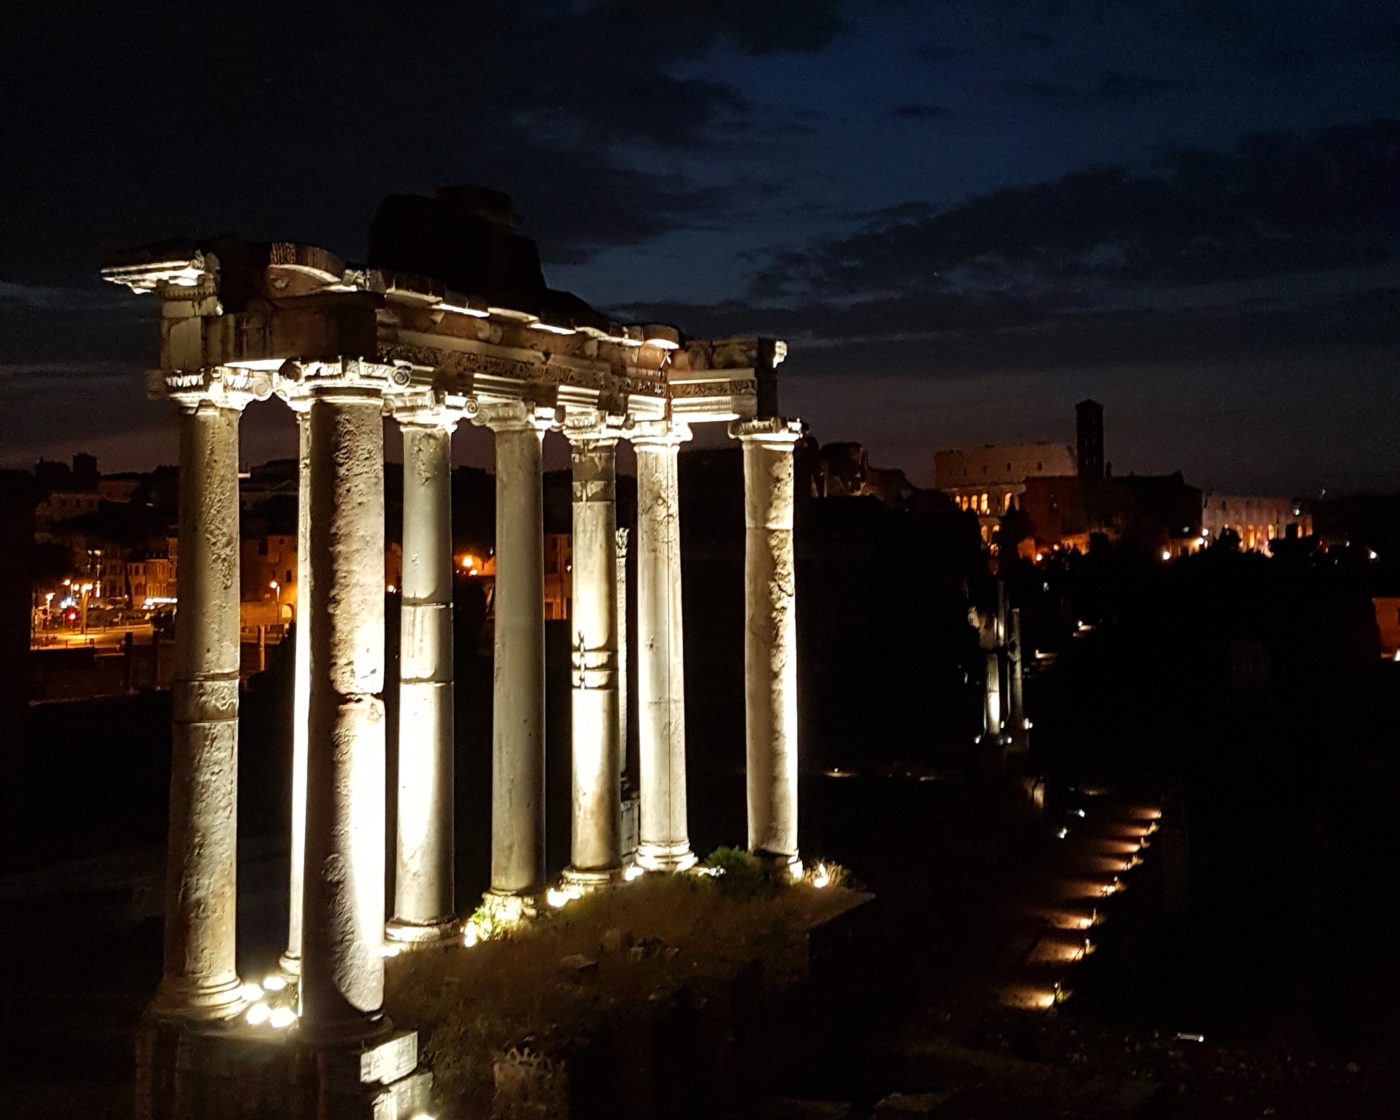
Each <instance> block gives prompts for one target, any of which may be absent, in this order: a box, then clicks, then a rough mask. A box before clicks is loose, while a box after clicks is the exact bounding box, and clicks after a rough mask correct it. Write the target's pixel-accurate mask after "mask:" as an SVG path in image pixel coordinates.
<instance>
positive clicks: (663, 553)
mask: <svg viewBox="0 0 1400 1120" xmlns="http://www.w3.org/2000/svg"><path fill="white" fill-rule="evenodd" d="M689 438H690V430H689V429H688V428H687V427H685V425H683V424H672V423H666V422H662V423H658V424H655V425H642V426H640V430H639V431H638V432H637V434H635V435H634V436H633V437H632V441H633V444H634V446H635V447H636V450H637V690H638V691H637V697H638V700H637V703H638V709H639V713H640V719H639V724H638V749H639V759H638V765H639V773H638V778H639V781H640V786H641V789H640V794H641V818H642V824H641V841H640V843H639V845H638V847H637V863H638V865H639V866H641V867H644V868H646V869H647V870H648V871H684V870H685V869H686V868H688V867H691V866H693V865H694V863H695V855H694V853H693V852H691V850H690V837H689V835H688V831H687V823H686V789H685V655H684V645H683V641H682V639H683V632H682V627H681V533H680V490H679V486H678V482H677V463H676V460H677V455H678V451H679V449H680V445H681V443H683V442H684V441H685V440H687V439H689Z"/></svg>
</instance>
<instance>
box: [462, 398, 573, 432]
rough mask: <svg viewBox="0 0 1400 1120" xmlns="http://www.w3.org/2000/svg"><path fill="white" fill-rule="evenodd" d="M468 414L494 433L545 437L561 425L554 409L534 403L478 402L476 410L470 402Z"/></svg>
mask: <svg viewBox="0 0 1400 1120" xmlns="http://www.w3.org/2000/svg"><path fill="white" fill-rule="evenodd" d="M466 414H467V417H468V418H469V419H470V420H471V422H472V423H473V424H477V425H480V426H481V427H483V428H490V429H491V430H492V431H493V432H525V431H534V432H537V433H539V434H540V435H541V436H543V435H544V433H545V432H547V431H549V430H550V429H551V428H554V427H557V426H558V424H559V416H558V414H557V413H556V412H555V410H554V409H552V408H547V407H545V406H543V405H537V404H535V403H533V402H532V401H491V402H489V403H479V402H478V403H477V405H476V407H475V409H473V408H472V402H471V401H468V403H467V409H466Z"/></svg>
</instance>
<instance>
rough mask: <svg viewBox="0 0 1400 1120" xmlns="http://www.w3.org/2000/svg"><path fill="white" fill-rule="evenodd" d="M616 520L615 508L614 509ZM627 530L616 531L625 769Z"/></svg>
mask: <svg viewBox="0 0 1400 1120" xmlns="http://www.w3.org/2000/svg"><path fill="white" fill-rule="evenodd" d="M614 518H616V507H614ZM627 535H628V534H627V530H626V529H619V530H617V581H616V584H615V586H616V588H617V606H616V607H615V611H616V619H617V757H618V758H620V759H621V760H622V768H623V770H624V771H625V770H626V769H627Z"/></svg>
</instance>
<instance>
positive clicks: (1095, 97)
mask: <svg viewBox="0 0 1400 1120" xmlns="http://www.w3.org/2000/svg"><path fill="white" fill-rule="evenodd" d="M1008 88H1009V89H1010V90H1011V91H1012V92H1013V93H1018V94H1020V95H1021V96H1022V97H1028V98H1030V99H1032V100H1035V101H1040V102H1046V103H1049V104H1053V105H1065V106H1071V107H1075V108H1090V107H1093V106H1098V105H1136V104H1141V103H1143V102H1147V101H1156V100H1158V99H1159V98H1162V97H1166V96H1167V95H1168V94H1172V93H1177V92H1179V91H1181V90H1182V89H1183V88H1184V87H1183V86H1181V85H1179V84H1177V83H1176V82H1170V81H1165V80H1163V79H1160V78H1151V77H1147V76H1146V75H1143V74H1127V73H1124V72H1123V71H1121V70H1104V71H1102V72H1101V73H1099V74H1097V75H1095V76H1092V77H1089V78H1076V79H1073V80H1065V81H1060V80H1053V81H1052V80H1049V79H1033V80H1030V81H1018V82H1012V83H1011V84H1010V85H1009V87H1008Z"/></svg>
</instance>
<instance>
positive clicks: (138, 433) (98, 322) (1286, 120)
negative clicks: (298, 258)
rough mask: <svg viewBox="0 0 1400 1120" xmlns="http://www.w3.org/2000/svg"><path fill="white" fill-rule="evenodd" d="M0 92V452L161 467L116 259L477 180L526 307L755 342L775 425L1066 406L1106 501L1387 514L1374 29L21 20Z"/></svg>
mask: <svg viewBox="0 0 1400 1120" xmlns="http://www.w3.org/2000/svg"><path fill="white" fill-rule="evenodd" d="M0 97H2V98H3V105H4V106H5V111H4V113H3V123H0V139H2V140H3V143H0V168H3V178H2V179H0V385H3V392H4V398H3V400H4V408H3V409H0V464H3V465H5V466H29V465H32V463H33V461H34V460H35V459H37V458H38V457H40V456H47V457H50V458H65V459H66V458H67V457H68V456H69V455H71V454H72V453H73V452H74V451H78V450H88V451H91V452H93V453H95V454H97V455H99V457H100V459H101V465H102V467H103V469H105V470H117V469H126V468H143V467H149V466H152V465H154V464H156V463H158V462H162V461H166V462H168V461H173V460H174V458H175V454H176V445H175V440H174V428H173V422H172V418H171V416H170V415H169V414H168V413H167V411H166V410H165V409H164V407H163V406H159V405H156V404H152V403H149V402H147V401H146V400H145V398H144V393H143V388H142V381H141V371H142V370H143V369H144V368H145V367H146V366H148V365H151V364H153V362H154V360H155V355H156V346H155V341H154V339H155V333H154V332H155V327H154V322H155V313H156V308H155V304H154V301H153V300H152V299H151V298H149V297H146V298H137V297H134V296H131V295H128V294H126V293H125V292H124V291H122V290H119V289H116V288H111V287H109V286H106V285H103V284H101V283H100V281H98V280H97V279H96V278H95V274H96V270H97V269H98V267H99V266H100V265H101V264H102V263H103V261H104V259H106V258H107V257H108V256H110V255H111V254H112V253H114V252H115V251H117V250H119V249H122V248H125V247H128V246H131V245H135V244H140V243H143V242H147V241H154V240H161V239H165V238H170V237H181V236H185V237H197V236H207V235H210V234H214V233H218V232H224V231H238V232H241V233H243V234H244V235H246V236H248V237H252V238H276V239H285V240H295V241H302V242H309V243H313V244H320V245H324V246H325V247H327V248H329V249H332V250H334V251H336V252H338V253H340V254H341V255H343V256H347V257H349V258H351V259H356V258H360V257H362V256H363V254H364V235H365V231H366V228H367V226H368V223H369V220H370V218H371V216H372V215H373V213H374V210H375V207H376V206H377V204H378V202H379V201H380V200H381V198H382V197H383V196H385V195H387V194H390V193H393V192H420V193H431V191H432V190H433V188H434V187H435V186H437V185H439V184H442V183H455V182H478V183H483V184H487V185H490V186H494V187H497V188H499V189H502V190H505V191H507V192H509V193H510V195H511V196H512V199H513V203H514V209H515V211H516V212H517V213H518V214H519V215H520V216H521V218H522V230H523V231H524V232H526V233H528V234H530V235H531V236H533V237H535V238H536V239H537V240H538V242H539V245H540V250H541V254H542V256H543V259H544V262H545V268H546V275H547V277H548V279H549V281H550V283H551V284H552V285H553V286H554V287H560V288H566V289H569V290H572V291H574V292H576V293H577V294H579V295H580V296H582V297H583V298H584V299H586V300H588V301H589V302H591V303H593V304H594V305H595V306H598V307H600V308H604V309H607V310H609V311H612V312H614V313H615V314H617V315H618V316H619V317H620V318H623V319H624V320H629V321H632V320H640V321H663V322H674V323H675V324H677V325H678V326H680V327H681V328H682V329H683V330H686V331H687V332H689V333H691V334H694V335H701V336H703V335H708V334H729V333H735V334H737V333H747V334H752V333H769V334H777V335H779V336H781V337H785V338H787V339H788V340H789V343H790V346H791V355H792V356H791V358H790V359H789V362H788V364H787V365H786V366H785V367H784V374H785V376H784V379H783V389H782V392H783V405H784V409H785V410H786V411H787V412H789V413H791V414H796V415H800V416H802V417H803V418H805V419H806V420H808V422H809V423H810V424H811V426H812V429H813V431H814V433H815V434H816V435H817V437H818V438H819V439H821V440H823V441H826V440H839V439H857V440H861V441H863V442H865V443H866V444H867V445H868V447H869V448H870V452H871V457H872V460H873V461H874V462H876V463H877V464H879V465H883V466H900V467H903V468H904V469H905V470H907V471H908V472H909V474H910V476H911V478H912V479H913V480H914V481H915V482H919V483H928V482H931V480H932V479H931V475H932V467H931V463H932V453H933V451H934V450H935V449H937V448H941V447H948V446H957V445H961V444H968V443H982V442H1010V441H1020V440H1034V439H1047V440H1049V439H1055V440H1061V441H1065V442H1072V436H1073V433H1072V417H1073V408H1072V406H1073V403H1074V401H1076V400H1078V399H1079V398H1081V397H1083V396H1086V395H1092V396H1094V397H1096V398H1098V399H1099V400H1101V401H1103V402H1104V404H1105V406H1106V410H1107V414H1106V440H1107V454H1108V458H1109V459H1110V460H1111V461H1112V462H1113V464H1114V469H1115V473H1127V472H1128V471H1130V470H1135V471H1138V472H1139V473H1143V472H1156V471H1169V470H1173V469H1176V468H1181V469H1182V470H1184V471H1185V472H1186V475H1187V477H1188V479H1189V480H1191V481H1193V482H1195V483H1197V484H1198V485H1203V486H1207V487H1212V488H1217V489H1222V490H1227V491H1233V492H1241V491H1253V492H1259V493H1279V494H1301V495H1309V494H1316V493H1318V492H1319V491H1320V490H1321V489H1322V488H1323V487H1326V488H1327V489H1328V491H1329V492H1338V491H1358V490H1379V489H1387V490H1393V489H1395V488H1396V487H1397V486H1400V119H1397V118H1400V14H1397V8H1396V7H1395V5H1394V4H1393V3H1383V2H1376V3H1368V2H1361V0H1357V2H1352V3H1347V2H1345V0H1337V2H1332V3H1327V2H1324V0H1268V2H1258V3H1255V2H1249V0H1218V2H1209V0H1198V2H1190V0H1044V2H1020V0H962V2H960V0H942V2H936V3H899V2H894V0H890V2H885V3H839V2H836V0H705V2H697V3H673V2H667V0H653V2H644V0H621V2H611V3H608V2H593V3H590V2H585V0H576V2H574V3H568V2H563V0H557V2H551V0H512V2H509V3H497V2H489V0H488V2H475V3H462V2H461V0H457V2H454V3H432V2H428V3H414V4H398V3H379V4H375V5H373V6H370V7H367V8H362V7H361V6H359V5H356V4H350V3H343V2H342V3H336V4H325V5H303V4H296V3H286V4H278V5H271V4H269V5H246V6H244V5H233V4H180V5H167V4H129V5H116V4H113V5H105V6H102V7H100V8H99V7H96V6H94V7H93V8H92V9H91V10H87V9H85V8H84V7H83V6H82V5H76V6H75V5H63V6H57V5H41V4H29V5H22V6H19V7H17V8H12V9H11V10H9V11H7V14H6V24H5V28H4V32H3V36H0ZM294 442H295V441H294V436H293V431H292V427H291V422H290V420H289V418H288V416H287V415H286V414H285V409H278V408H274V407H271V406H267V407H263V408H259V409H257V410H255V411H253V412H252V413H250V414H249V416H248V417H247V418H245V422H244V454H245V458H246V459H247V460H248V461H250V462H257V461H260V460H261V459H264V458H267V457H270V456H274V455H287V454H291V453H292V450H293V446H294ZM551 442H557V441H551ZM458 444H459V459H461V460H462V461H472V462H479V463H480V462H485V461H487V459H488V456H489V449H490V443H489V437H488V436H486V435H485V434H483V433H481V432H479V431H472V432H468V433H466V434H465V435H464V436H463V437H460V438H459V440H458ZM553 454H556V455H557V454H558V452H557V450H556V451H554V452H553Z"/></svg>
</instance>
